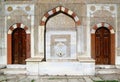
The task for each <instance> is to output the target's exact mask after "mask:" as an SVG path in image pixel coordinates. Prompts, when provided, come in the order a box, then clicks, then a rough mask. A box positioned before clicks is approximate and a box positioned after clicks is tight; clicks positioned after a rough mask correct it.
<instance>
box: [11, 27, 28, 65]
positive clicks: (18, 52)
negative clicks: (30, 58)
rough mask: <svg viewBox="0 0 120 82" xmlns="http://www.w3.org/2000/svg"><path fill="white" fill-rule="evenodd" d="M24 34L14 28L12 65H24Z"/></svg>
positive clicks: (21, 30)
mask: <svg viewBox="0 0 120 82" xmlns="http://www.w3.org/2000/svg"><path fill="white" fill-rule="evenodd" d="M25 59H26V32H25V30H24V29H22V28H16V29H15V30H14V31H13V33H12V64H25Z"/></svg>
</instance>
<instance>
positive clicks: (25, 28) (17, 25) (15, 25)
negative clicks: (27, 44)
mask: <svg viewBox="0 0 120 82" xmlns="http://www.w3.org/2000/svg"><path fill="white" fill-rule="evenodd" d="M16 28H22V29H24V30H25V32H26V34H30V31H29V30H28V28H27V27H26V26H25V25H24V24H21V23H16V24H14V25H12V26H11V27H10V29H9V30H8V34H12V32H13V30H14V29H16Z"/></svg>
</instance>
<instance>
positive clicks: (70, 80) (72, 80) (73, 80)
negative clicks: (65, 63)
mask: <svg viewBox="0 0 120 82" xmlns="http://www.w3.org/2000/svg"><path fill="white" fill-rule="evenodd" d="M68 82H80V81H79V79H69V78H68Z"/></svg>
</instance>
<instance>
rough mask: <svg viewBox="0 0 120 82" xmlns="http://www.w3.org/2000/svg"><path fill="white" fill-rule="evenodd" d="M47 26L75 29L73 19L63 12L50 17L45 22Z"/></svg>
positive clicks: (47, 27)
mask: <svg viewBox="0 0 120 82" xmlns="http://www.w3.org/2000/svg"><path fill="white" fill-rule="evenodd" d="M49 28H54V29H55V28H59V29H65V28H73V29H75V21H74V20H73V19H72V18H71V17H69V16H67V15H65V14H63V13H59V14H57V15H55V16H53V17H51V18H50V19H49V20H48V22H47V23H46V29H49Z"/></svg>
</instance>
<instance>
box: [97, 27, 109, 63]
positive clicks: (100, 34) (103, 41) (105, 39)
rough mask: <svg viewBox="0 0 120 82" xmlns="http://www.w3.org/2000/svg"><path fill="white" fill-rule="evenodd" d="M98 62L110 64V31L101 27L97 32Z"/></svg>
mask: <svg viewBox="0 0 120 82" xmlns="http://www.w3.org/2000/svg"><path fill="white" fill-rule="evenodd" d="M95 60H96V64H110V32H109V30H108V29H107V28H105V27H101V28H99V29H97V30H96V33H95Z"/></svg>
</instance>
